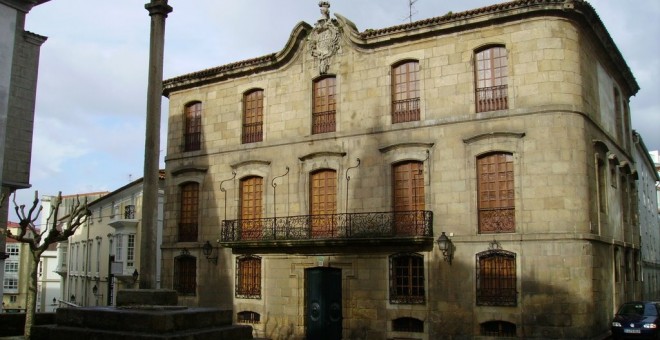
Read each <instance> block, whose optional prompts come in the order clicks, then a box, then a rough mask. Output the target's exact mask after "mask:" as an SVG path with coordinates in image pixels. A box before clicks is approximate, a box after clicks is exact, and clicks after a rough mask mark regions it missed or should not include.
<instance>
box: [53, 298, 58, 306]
mask: <svg viewBox="0 0 660 340" xmlns="http://www.w3.org/2000/svg"><path fill="white" fill-rule="evenodd" d="M55 305H57V299H56V298H53V306H55Z"/></svg>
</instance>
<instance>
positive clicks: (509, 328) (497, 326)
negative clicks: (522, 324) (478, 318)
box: [480, 320, 516, 337]
mask: <svg viewBox="0 0 660 340" xmlns="http://www.w3.org/2000/svg"><path fill="white" fill-rule="evenodd" d="M480 326H481V335H484V336H502V337H515V336H516V324H515V323H511V322H507V321H499V320H496V321H488V322H484V323H482V324H481V325H480Z"/></svg>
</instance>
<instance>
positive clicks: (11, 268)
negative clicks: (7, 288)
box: [5, 261, 18, 273]
mask: <svg viewBox="0 0 660 340" xmlns="http://www.w3.org/2000/svg"><path fill="white" fill-rule="evenodd" d="M5 273H18V262H14V261H11V262H10V261H5Z"/></svg>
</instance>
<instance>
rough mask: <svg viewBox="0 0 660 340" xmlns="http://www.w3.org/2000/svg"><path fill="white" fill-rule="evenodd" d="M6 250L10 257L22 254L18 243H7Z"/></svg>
mask: <svg viewBox="0 0 660 340" xmlns="http://www.w3.org/2000/svg"><path fill="white" fill-rule="evenodd" d="M5 251H6V252H7V255H8V256H9V257H18V255H19V254H20V248H19V246H18V244H16V243H7V245H6V246H5Z"/></svg>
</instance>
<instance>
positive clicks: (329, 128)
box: [312, 74, 339, 135]
mask: <svg viewBox="0 0 660 340" xmlns="http://www.w3.org/2000/svg"><path fill="white" fill-rule="evenodd" d="M330 79H332V84H326V83H327V82H329V80H330ZM321 88H326V89H328V91H327V94H326V95H317V92H318V90H319V89H321ZM330 89H332V93H330ZM337 89H338V84H337V76H336V75H334V74H326V75H323V76H321V77H317V78H316V79H314V81H313V82H312V134H313V135H315V134H320V133H327V132H335V131H337V97H338V94H339V93H338V92H337ZM320 100H325V102H324V104H320V105H317V104H319V103H318V101H320ZM318 107H322V108H323V109H322V110H319V109H318ZM327 120H330V121H332V123H331V124H330V123H328V122H327Z"/></svg>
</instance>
